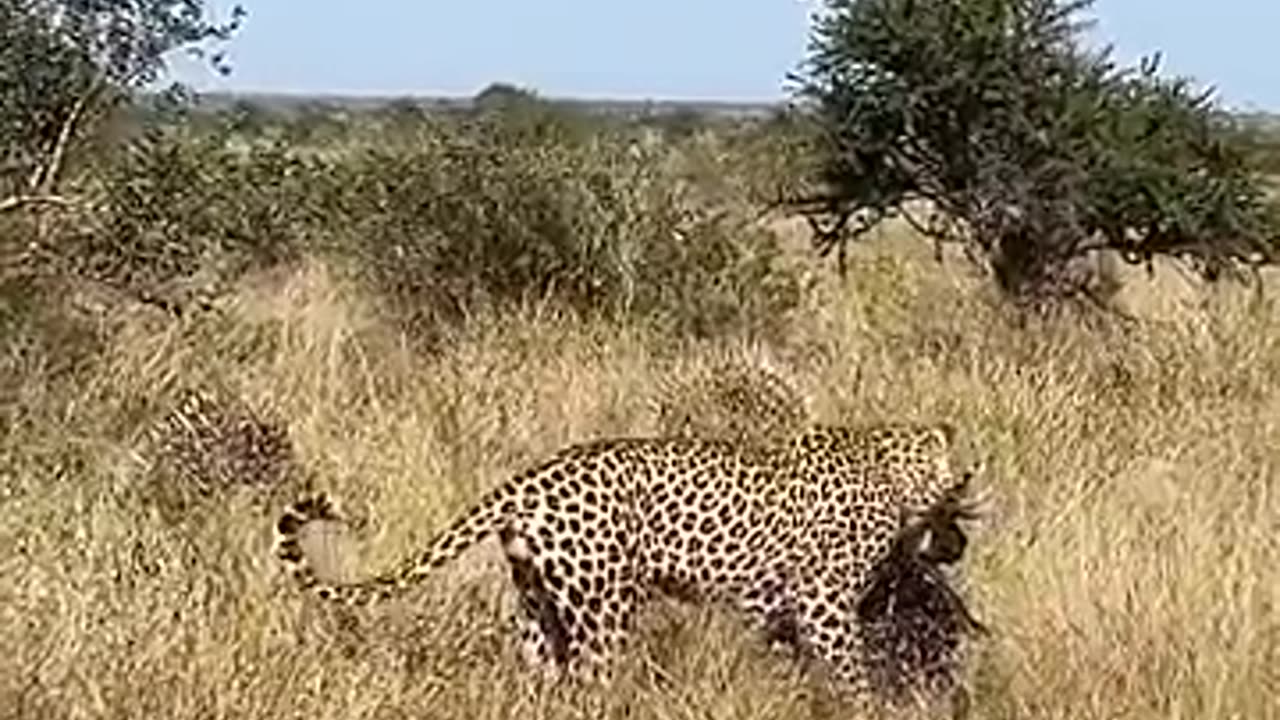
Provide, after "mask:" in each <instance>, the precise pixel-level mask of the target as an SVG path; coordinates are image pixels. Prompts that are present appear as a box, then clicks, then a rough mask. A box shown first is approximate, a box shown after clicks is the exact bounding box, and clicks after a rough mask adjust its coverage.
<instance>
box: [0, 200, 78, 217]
mask: <svg viewBox="0 0 1280 720" xmlns="http://www.w3.org/2000/svg"><path fill="white" fill-rule="evenodd" d="M74 203H75V201H74V200H73V199H72V198H69V197H65V196H63V195H12V196H10V197H7V198H4V199H2V200H0V215H2V214H4V213H8V212H14V211H17V210H20V209H22V208H24V207H27V206H29V205H53V206H56V207H63V208H65V207H71V206H72V205H73V204H74Z"/></svg>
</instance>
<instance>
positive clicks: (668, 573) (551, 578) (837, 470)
mask: <svg viewBox="0 0 1280 720" xmlns="http://www.w3.org/2000/svg"><path fill="white" fill-rule="evenodd" d="M951 436H952V433H951V431H950V429H949V428H947V427H945V426H925V425H908V424H882V425H877V426H869V427H862V428H844V427H815V428H812V429H809V430H807V431H805V432H803V433H801V434H800V435H798V436H796V437H795V438H794V439H793V440H792V441H791V442H790V443H788V444H786V445H783V446H778V447H776V448H772V449H762V448H758V447H753V446H749V445H748V446H744V445H739V444H735V443H729V442H722V441H712V440H700V439H694V438H665V439H613V440H603V441H597V442H592V443H587V444H582V445H578V446H574V447H571V448H569V449H567V450H564V451H562V452H560V453H559V454H557V455H555V456H554V457H552V458H551V459H549V460H547V461H546V462H544V463H542V464H540V465H538V466H537V467H534V468H532V469H530V470H528V471H526V472H523V473H520V474H518V475H516V476H515V477H513V478H511V479H510V480H508V481H507V482H505V483H503V484H502V485H500V486H499V487H497V488H496V489H494V490H493V491H491V492H490V493H488V494H487V495H486V496H485V497H484V498H483V499H481V500H480V502H479V503H477V504H476V505H475V506H474V507H473V508H472V509H470V510H469V511H467V512H466V513H465V514H463V515H462V516H461V517H459V518H458V519H457V520H456V521H455V522H454V523H453V525H452V526H450V527H449V528H448V529H447V530H445V532H444V533H443V534H442V535H441V536H440V537H439V538H438V539H437V540H436V541H435V542H434V543H432V544H431V546H430V547H429V548H428V549H427V550H426V552H424V553H423V554H421V555H420V556H417V557H413V558H410V559H409V560H408V561H407V562H405V563H404V564H403V565H401V566H400V567H399V568H397V569H395V570H392V571H390V572H387V573H384V574H382V575H378V576H376V577H373V578H371V579H368V580H364V581H360V582H354V583H350V584H332V583H326V582H321V581H320V579H319V578H318V577H317V576H316V575H315V573H314V572H313V571H312V570H311V568H310V566H309V565H308V564H307V561H306V557H305V555H304V553H303V551H302V548H301V546H300V544H299V540H298V538H299V531H300V530H301V529H302V527H303V526H304V525H305V524H307V523H308V522H311V521H313V520H318V519H335V513H334V512H333V509H332V506H331V505H330V503H329V501H328V500H327V499H326V498H324V497H323V496H319V497H314V498H310V499H306V500H303V501H301V502H298V503H296V504H294V505H293V506H292V507H290V508H289V509H288V511H287V512H286V513H285V514H284V515H283V516H282V517H281V518H280V519H279V521H278V523H277V531H278V540H277V555H278V556H279V558H280V559H281V560H282V561H284V563H285V564H286V565H287V566H288V567H289V569H290V570H291V572H292V574H293V575H294V577H296V578H297V580H298V581H299V583H300V584H301V585H302V586H303V587H304V588H307V589H309V590H311V591H313V592H314V593H316V594H317V595H319V596H320V597H322V598H325V599H328V600H333V601H338V602H342V603H348V604H365V603H369V602H373V601H377V600H380V599H384V598H388V597H391V596H393V595H396V594H398V593H399V592H401V591H403V590H405V589H406V588H409V587H411V586H412V585H414V584H415V583H416V582H417V581H419V580H420V579H421V578H423V577H424V576H425V575H427V574H428V573H429V572H430V571H431V570H432V569H433V568H437V567H439V566H441V565H443V564H445V563H447V562H448V561H449V560H451V559H453V558H454V557H456V556H457V555H458V554H460V553H461V552H463V551H464V550H465V549H467V548H468V547H469V546H471V545H472V544H474V543H475V542H477V541H479V540H481V539H482V538H485V537H488V536H491V535H492V536H497V537H498V539H499V540H500V541H501V543H502V546H503V548H504V551H505V553H506V557H507V560H508V562H509V564H510V567H511V572H512V578H513V580H514V582H515V585H516V588H517V590H518V592H519V596H520V601H521V608H522V618H523V620H522V627H523V631H522V650H523V654H524V656H525V658H526V659H527V660H529V661H531V662H533V663H536V664H540V665H542V666H544V667H550V668H553V669H563V670H568V671H575V672H576V671H579V670H583V669H588V670H590V671H592V672H593V674H594V673H596V672H599V671H600V670H605V671H606V672H607V668H608V665H609V663H608V661H609V659H610V658H611V657H612V656H613V655H614V654H615V653H616V652H617V651H618V650H619V649H620V648H621V647H622V646H623V645H624V644H625V642H626V639H627V633H628V630H629V629H630V626H631V624H632V620H633V618H634V616H635V613H636V611H637V609H639V608H640V607H641V606H642V605H643V604H644V602H645V601H646V600H647V599H648V598H649V597H650V594H651V593H653V592H655V591H661V592H665V593H671V594H676V595H679V596H682V597H685V598H692V599H697V600H703V601H714V602H722V603H725V604H728V605H730V606H733V607H736V608H738V609H739V610H741V611H742V612H744V613H745V615H746V617H748V618H750V619H751V620H752V622H753V624H754V625H755V626H756V627H758V628H759V629H761V630H763V631H764V632H765V633H766V634H769V635H770V636H773V637H781V636H786V637H788V638H789V639H790V640H791V641H792V642H794V644H795V645H796V646H797V647H798V648H799V649H800V650H801V651H802V652H803V653H805V654H806V656H808V657H812V658H815V659H817V660H819V661H820V664H821V665H822V666H823V667H825V668H826V669H827V671H828V674H829V676H830V677H831V678H832V679H833V680H835V681H836V683H837V685H838V686H839V687H841V688H843V689H844V690H846V691H847V692H849V693H852V694H865V693H866V692H867V691H868V690H869V689H870V688H869V683H870V680H869V679H868V676H867V673H866V672H865V663H864V660H865V658H866V657H867V653H866V650H865V648H864V640H865V638H864V637H863V634H862V632H861V631H860V629H859V618H858V613H859V606H860V603H861V601H862V600H864V599H865V598H866V596H867V594H868V591H869V589H870V588H871V586H872V584H873V583H874V581H875V580H876V577H877V574H876V570H877V568H878V567H879V566H881V565H882V564H883V563H884V562H885V561H886V559H888V558H889V557H890V555H891V553H892V551H893V548H894V547H895V545H901V542H902V541H903V540H904V539H908V541H909V542H916V540H912V539H911V538H922V537H924V534H926V533H929V532H933V530H930V528H934V529H935V530H936V528H937V527H942V528H945V527H946V525H947V524H948V523H950V522H952V521H953V517H951V516H950V515H948V514H946V513H947V512H949V511H946V512H944V511H943V510H942V509H943V508H946V507H948V505H947V504H948V503H950V502H953V500H954V498H956V497H958V496H960V495H961V494H963V492H964V490H965V488H966V486H967V481H968V475H967V474H965V475H963V476H960V475H957V474H954V473H953V472H952V470H951V468H950V466H949V461H948V455H949V451H950V445H951ZM940 512H942V513H943V514H942V515H939V513H940ZM944 535H945V533H944ZM940 537H941V536H940ZM945 537H946V538H949V539H947V540H946V541H945V542H944V543H942V544H941V545H939V544H936V543H935V545H933V547H935V548H943V549H942V550H940V551H939V554H938V555H937V559H938V560H940V561H947V560H954V559H956V558H958V555H959V553H962V552H963V543H961V544H960V545H959V548H958V550H957V549H956V546H955V537H954V536H952V535H945ZM960 537H961V538H963V535H962V534H961V536H960ZM920 545H921V547H928V545H927V543H925V542H924V541H923V540H921V541H920ZM924 554H925V553H922V555H924Z"/></svg>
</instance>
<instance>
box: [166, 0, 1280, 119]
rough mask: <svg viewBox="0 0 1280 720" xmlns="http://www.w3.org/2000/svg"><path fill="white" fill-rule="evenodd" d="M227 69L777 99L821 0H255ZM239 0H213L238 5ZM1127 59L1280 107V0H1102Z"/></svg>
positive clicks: (277, 84) (208, 86)
mask: <svg viewBox="0 0 1280 720" xmlns="http://www.w3.org/2000/svg"><path fill="white" fill-rule="evenodd" d="M241 1H242V3H243V4H244V5H245V7H246V9H247V10H248V12H249V15H248V18H247V19H246V23H245V26H244V28H243V29H242V30H241V31H240V33H239V34H238V35H237V37H236V39H235V40H234V41H233V42H232V44H231V46H230V51H231V52H230V57H231V60H232V62H233V64H234V67H235V70H234V72H233V74H232V75H231V76H230V77H228V78H225V79H224V78H218V77H216V76H214V75H213V74H212V73H211V72H208V71H205V70H203V69H201V68H199V67H192V66H191V65H190V64H189V63H185V62H183V63H179V64H177V66H176V69H177V71H178V76H179V77H180V78H182V79H184V80H187V81H190V82H193V83H194V84H195V85H196V86H197V87H198V88H200V89H203V90H245V91H268V92H297V93H308V94H315V93H340V94H379V95H384V94H385V95H401V94H430V95H461V96H470V95H473V94H475V93H476V92H477V91H479V90H480V89H482V88H483V87H484V86H485V85H487V84H489V83H490V82H494V81H503V82H511V83H516V84H519V85H523V86H527V87H532V88H534V89H536V90H537V91H538V92H540V93H541V94H543V95H547V96H578V97H612V98H655V99H659V98H661V99H724V100H752V101H755V100H774V99H779V98H781V97H783V78H784V75H785V74H786V73H787V72H788V71H789V70H791V69H793V68H794V67H795V65H796V63H797V62H798V61H799V60H800V59H801V58H802V57H803V55H804V49H805V43H806V39H807V28H808V13H809V11H810V10H811V8H812V7H813V5H812V3H813V2H814V0H643V1H642V2H636V1H634V0H633V1H631V2H623V1H619V0H455V1H454V2H442V1H441V0H362V1H361V2H351V0H304V1H303V2H286V1H285V0H241ZM231 4H232V0H214V2H213V3H212V7H214V8H221V9H226V8H229V7H230V6H231ZM1094 13H1095V15H1096V16H1097V19H1098V20H1099V27H1098V30H1097V33H1096V34H1097V36H1098V37H1099V38H1101V39H1105V40H1108V41H1110V42H1112V43H1114V44H1115V46H1116V49H1117V53H1118V55H1119V57H1120V58H1121V59H1122V60H1126V61H1132V60H1135V59H1136V58H1138V57H1139V56H1141V55H1144V54H1148V53H1151V52H1153V51H1156V50H1162V51H1163V52H1164V57H1165V62H1166V65H1165V67H1166V68H1167V69H1168V70H1170V71H1173V72H1177V73H1181V74H1189V75H1192V76H1194V77H1196V78H1197V79H1198V80H1200V81H1201V82H1206V83H1212V84H1213V85H1214V86H1215V87H1217V88H1218V91H1219V97H1220V98H1221V99H1222V100H1223V101H1225V102H1226V103H1228V104H1229V105H1230V106H1232V107H1236V108H1243V109H1267V110H1272V111H1280V0H1214V1H1213V2H1207V1H1205V0H1098V2H1097V3H1096V4H1095V5H1094Z"/></svg>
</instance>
